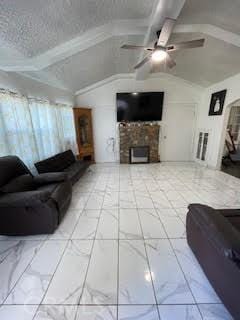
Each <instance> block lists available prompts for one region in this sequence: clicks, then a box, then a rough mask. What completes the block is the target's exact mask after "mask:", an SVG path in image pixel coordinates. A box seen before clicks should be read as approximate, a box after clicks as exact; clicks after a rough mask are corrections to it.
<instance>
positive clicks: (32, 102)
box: [0, 92, 77, 169]
mask: <svg viewBox="0 0 240 320" xmlns="http://www.w3.org/2000/svg"><path fill="white" fill-rule="evenodd" d="M67 149H72V150H73V152H74V153H75V152H76V150H77V149H76V139H75V128H74V121H73V112H72V109H71V108H70V107H67V106H65V105H60V104H51V103H49V102H45V101H39V100H36V99H27V98H26V97H24V96H18V95H13V94H10V93H2V92H0V156H4V155H17V156H19V157H20V158H21V159H22V160H23V161H24V162H25V163H26V165H28V167H29V168H30V169H34V163H35V162H37V161H39V160H42V159H44V158H47V157H50V156H52V155H54V154H56V153H59V152H62V151H64V150H67Z"/></svg>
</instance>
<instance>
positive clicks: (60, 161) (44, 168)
mask: <svg viewBox="0 0 240 320" xmlns="http://www.w3.org/2000/svg"><path fill="white" fill-rule="evenodd" d="M89 165H90V162H87V161H81V160H76V158H75V156H74V154H73V152H72V150H67V151H65V152H62V153H59V154H56V155H55V156H53V157H50V158H47V159H45V160H42V161H40V162H37V163H35V167H36V169H37V171H38V173H46V172H66V173H67V175H68V177H69V179H70V181H71V182H72V184H74V183H76V182H77V181H78V180H79V178H80V177H81V176H82V175H83V174H84V172H85V171H86V170H87V168H88V167H89Z"/></svg>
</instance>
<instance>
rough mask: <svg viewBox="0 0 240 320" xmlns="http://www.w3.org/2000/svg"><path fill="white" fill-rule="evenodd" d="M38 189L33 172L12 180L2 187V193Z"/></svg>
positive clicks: (0, 190)
mask: <svg viewBox="0 0 240 320" xmlns="http://www.w3.org/2000/svg"><path fill="white" fill-rule="evenodd" d="M35 189H36V184H35V182H34V178H33V176H32V175H31V174H23V175H21V176H18V177H16V178H13V179H12V180H10V181H9V182H8V183H7V184H5V185H4V186H2V187H1V188H0V192H2V193H13V192H24V191H32V190H35Z"/></svg>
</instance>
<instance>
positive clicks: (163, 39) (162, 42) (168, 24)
mask: <svg viewBox="0 0 240 320" xmlns="http://www.w3.org/2000/svg"><path fill="white" fill-rule="evenodd" d="M175 23H176V20H174V19H170V18H167V19H166V20H165V21H164V24H163V27H162V30H161V33H160V36H159V38H158V42H157V45H158V46H161V47H165V46H166V45H167V43H168V40H169V38H170V36H171V33H172V31H173V28H174V26H175Z"/></svg>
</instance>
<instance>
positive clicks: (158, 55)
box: [152, 48, 167, 62]
mask: <svg viewBox="0 0 240 320" xmlns="http://www.w3.org/2000/svg"><path fill="white" fill-rule="evenodd" d="M166 57H167V52H166V50H164V49H163V48H159V49H155V50H154V51H153V53H152V60H153V62H161V61H163V60H165V59H166Z"/></svg>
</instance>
